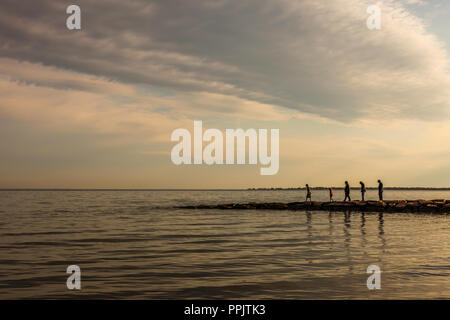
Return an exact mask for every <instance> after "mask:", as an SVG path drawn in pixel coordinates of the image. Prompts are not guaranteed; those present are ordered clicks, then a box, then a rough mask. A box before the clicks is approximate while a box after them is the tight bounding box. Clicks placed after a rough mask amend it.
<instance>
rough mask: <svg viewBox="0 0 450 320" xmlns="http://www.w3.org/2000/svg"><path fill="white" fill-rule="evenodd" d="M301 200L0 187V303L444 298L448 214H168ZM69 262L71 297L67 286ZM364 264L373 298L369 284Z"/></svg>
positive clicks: (449, 291) (449, 293)
mask: <svg viewBox="0 0 450 320" xmlns="http://www.w3.org/2000/svg"><path fill="white" fill-rule="evenodd" d="M300 195H301V196H303V195H302V194H300ZM394 196H395V197H399V198H400V196H401V197H402V198H407V197H408V195H407V194H406V195H405V194H404V193H403V194H401V195H395V194H394V195H392V197H394ZM428 196H429V197H432V198H448V199H450V192H449V193H448V194H438V195H437V194H432V195H428ZM298 197H299V192H286V191H284V192H267V191H265V192H263V191H252V192H244V191H243V192H231V191H177V192H175V191H171V192H169V191H64V192H62V191H59V192H56V191H39V192H38V191H20V192H17V191H14V192H13V191H8V192H7V191H0V200H1V201H0V236H1V239H2V242H1V244H0V298H132V299H134V298H162V299H170V298H230V299H231V298H237V299H239V298H253V299H259V298H275V299H276V298H279V299H307V298H309V299H316V298H324V299H339V298H344V299H354V298H358V299H366V298H369V299H380V298H450V280H449V279H450V278H449V275H450V263H449V258H450V251H449V249H448V240H449V232H448V229H449V227H450V223H449V217H448V216H445V215H431V214H405V213H401V214H399V213H385V214H383V213H370V212H366V213H361V212H309V211H297V212H293V211H256V210H249V211H232V210H229V211H228V210H227V211H221V210H181V209H174V207H175V206H177V205H180V204H194V203H219V202H250V201H273V200H276V201H286V202H288V201H295V200H298V199H297V198H298ZM324 197H326V193H325V194H324ZM409 197H415V198H418V197H417V195H416V194H415V193H413V194H411V195H409ZM317 198H320V195H317ZM71 264H77V265H79V266H80V267H81V270H82V290H81V291H79V292H73V291H69V290H67V289H66V286H65V282H66V279H67V274H66V273H65V271H66V268H67V266H68V265H71ZM371 264H376V265H378V266H380V268H381V271H382V277H381V283H382V284H381V287H382V289H381V290H376V291H369V290H368V289H367V287H366V280H367V277H368V276H369V275H367V274H366V269H367V267H368V266H369V265H371Z"/></svg>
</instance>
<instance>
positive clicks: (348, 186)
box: [344, 181, 352, 201]
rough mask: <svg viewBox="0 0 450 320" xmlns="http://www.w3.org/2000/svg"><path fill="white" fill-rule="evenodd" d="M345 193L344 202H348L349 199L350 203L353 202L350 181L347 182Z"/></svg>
mask: <svg viewBox="0 0 450 320" xmlns="http://www.w3.org/2000/svg"><path fill="white" fill-rule="evenodd" d="M344 191H345V198H344V201H347V198H348V201H352V199H350V185H349V184H348V181H345V189H344Z"/></svg>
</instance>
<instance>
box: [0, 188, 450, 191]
mask: <svg viewBox="0 0 450 320" xmlns="http://www.w3.org/2000/svg"><path fill="white" fill-rule="evenodd" d="M332 188H333V190H343V189H344V187H332ZM350 189H352V190H359V189H360V187H351V188H350ZM366 189H367V190H378V188H377V187H366ZM304 190H305V188H304V187H299V188H242V189H227V188H218V189H193V188H192V189H191V188H190V189H180V188H176V189H175V188H174V189H168V188H166V189H157V188H155V189H152V188H0V191H304ZM311 190H318V191H320V190H328V187H311ZM384 190H397V191H450V187H445V188H427V187H384Z"/></svg>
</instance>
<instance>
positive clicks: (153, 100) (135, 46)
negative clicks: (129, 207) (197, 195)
mask: <svg viewBox="0 0 450 320" xmlns="http://www.w3.org/2000/svg"><path fill="white" fill-rule="evenodd" d="M70 4H77V5H78V6H79V7H80V8H81V30H68V29H67V27H66V19H67V17H68V16H69V15H68V14H66V8H67V7H68V6H69V5H70ZM374 4H375V5H378V6H379V7H380V8H381V29H380V30H369V29H368V28H367V26H366V20H367V18H368V17H369V14H368V13H367V11H366V10H367V7H368V6H370V5H374ZM449 18H450V2H449V1H447V0H442V1H440V0H433V1H432V0H398V1H394V0H386V1H375V0H373V1H366V0H334V1H328V0H327V1H325V0H239V1H236V0H195V1H191V0H179V1H175V0H165V1H144V0H129V1H120V0H108V1H106V0H96V1H86V0H76V1H50V0H22V1H15V0H2V1H1V2H0V136H1V139H0V188H247V187H298V186H303V185H304V184H306V183H309V185H311V186H342V185H343V182H344V181H345V180H349V181H350V184H351V185H355V186H356V185H357V184H358V182H359V181H360V180H362V181H365V182H366V185H367V186H375V185H376V181H377V179H379V178H380V179H382V180H383V181H384V183H385V186H405V187H407V186H424V187H450V143H449V141H450V139H449V138H450V113H449V111H450V73H449V72H450V69H449V59H450V55H449V53H450V19H449ZM194 120H201V121H202V122H203V127H204V128H205V129H207V128H217V129H219V130H222V131H223V132H225V130H226V129H235V128H243V129H249V128H255V129H279V130H280V151H279V156H280V160H279V161H280V164H279V171H278V173H277V174H276V175H269V176H262V175H260V170H259V166H258V165H211V166H209V165H206V164H203V165H180V166H176V165H174V164H173V163H172V161H171V157H170V153H171V150H172V148H173V146H174V145H175V143H174V142H172V141H171V140H170V137H171V133H172V132H173V131H174V130H175V129H177V128H186V129H188V130H189V131H191V132H192V131H193V123H194Z"/></svg>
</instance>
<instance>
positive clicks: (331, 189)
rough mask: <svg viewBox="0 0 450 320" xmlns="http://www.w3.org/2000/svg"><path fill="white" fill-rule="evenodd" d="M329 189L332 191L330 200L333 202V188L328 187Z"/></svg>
mask: <svg viewBox="0 0 450 320" xmlns="http://www.w3.org/2000/svg"><path fill="white" fill-rule="evenodd" d="M328 191H329V192H330V202H332V201H333V189H332V188H328Z"/></svg>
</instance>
